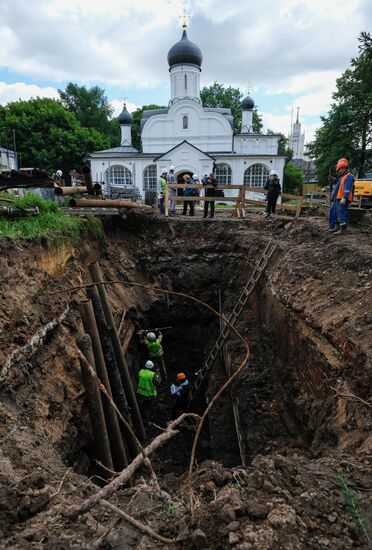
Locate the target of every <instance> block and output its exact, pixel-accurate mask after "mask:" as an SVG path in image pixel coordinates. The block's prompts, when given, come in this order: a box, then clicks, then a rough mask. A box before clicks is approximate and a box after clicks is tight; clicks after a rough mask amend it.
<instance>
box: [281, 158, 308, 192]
mask: <svg viewBox="0 0 372 550" xmlns="http://www.w3.org/2000/svg"><path fill="white" fill-rule="evenodd" d="M304 180H305V177H304V172H303V170H301V168H299V167H298V166H296V165H295V164H292V163H291V162H288V163H287V164H286V166H285V168H284V181H283V191H284V192H285V193H298V194H300V193H302V186H303V184H304Z"/></svg>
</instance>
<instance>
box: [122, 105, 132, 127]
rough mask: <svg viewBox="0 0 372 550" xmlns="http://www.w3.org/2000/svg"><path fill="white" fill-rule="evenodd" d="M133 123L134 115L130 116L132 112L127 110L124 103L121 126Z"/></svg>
mask: <svg viewBox="0 0 372 550" xmlns="http://www.w3.org/2000/svg"><path fill="white" fill-rule="evenodd" d="M132 121H133V119H132V115H131V114H130V112H129V111H128V109H127V106H126V104H125V103H124V106H123V110H122V112H121V113H120V115H119V122H120V124H129V125H130V124H132Z"/></svg>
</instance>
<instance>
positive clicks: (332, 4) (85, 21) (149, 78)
mask: <svg viewBox="0 0 372 550" xmlns="http://www.w3.org/2000/svg"><path fill="white" fill-rule="evenodd" d="M183 10H186V12H187V14H188V16H189V17H188V30H187V32H188V36H189V39H190V40H192V41H193V42H195V43H196V44H197V45H198V46H199V47H200V48H201V50H202V52H203V65H202V74H201V85H202V86H208V85H210V84H212V83H213V82H214V81H218V82H221V83H223V84H224V85H226V86H229V85H231V86H236V87H239V88H240V89H241V90H242V92H243V93H244V94H245V95H246V93H247V92H248V91H249V95H251V97H253V99H254V100H255V103H256V105H257V107H258V111H259V112H260V114H261V115H262V116H263V122H264V127H265V129H267V128H270V129H271V130H273V131H278V132H279V131H280V132H283V133H284V134H286V135H287V134H288V132H289V129H290V124H291V113H292V109H294V110H296V108H297V106H298V107H300V121H301V122H302V125H303V129H304V130H305V134H306V141H307V142H309V141H311V139H312V138H313V136H314V132H315V129H316V128H317V127H319V125H320V124H321V123H320V118H319V117H320V116H321V115H322V114H325V113H326V112H327V111H328V109H329V106H330V103H331V95H332V92H333V91H334V89H335V80H336V78H338V77H339V76H340V75H341V74H342V73H343V72H344V71H345V69H346V68H347V67H348V65H349V62H350V59H351V57H353V56H355V55H357V53H358V41H357V38H358V35H359V34H360V32H361V31H362V30H366V31H369V30H370V29H371V27H372V1H371V0H353V1H352V2H351V1H350V0H348V1H346V0H261V1H260V2H257V0H234V1H233V2H232V1H230V2H226V0H106V1H105V2H103V1H102V0H32V1H30V0H12V1H11V2H10V1H6V0H0V36H1V47H0V104H2V105H5V104H6V103H8V102H9V101H16V100H18V99H29V98H30V97H36V96H40V97H55V98H57V97H58V89H63V88H64V87H65V86H66V84H67V83H68V82H69V81H72V82H77V83H79V84H84V85H86V86H92V85H96V84H98V85H99V86H101V87H103V88H104V89H105V90H106V95H107V97H108V98H109V100H110V101H111V102H112V105H113V107H114V109H115V114H118V113H119V112H120V111H121V108H122V103H123V100H124V99H125V100H126V102H127V106H128V108H129V110H131V111H132V110H134V109H136V108H137V107H138V106H142V105H147V104H151V103H156V104H159V105H167V104H168V101H169V98H170V85H169V72H168V64H167V52H168V50H169V48H170V47H171V46H172V45H173V44H174V43H175V42H177V41H178V40H179V39H180V37H181V33H182V29H181V18H180V16H181V15H182V13H183Z"/></svg>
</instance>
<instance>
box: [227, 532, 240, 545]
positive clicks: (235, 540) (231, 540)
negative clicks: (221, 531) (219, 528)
mask: <svg viewBox="0 0 372 550" xmlns="http://www.w3.org/2000/svg"><path fill="white" fill-rule="evenodd" d="M239 540H240V538H239V536H238V535H237V534H236V533H230V534H229V544H231V545H234V544H238V542H239Z"/></svg>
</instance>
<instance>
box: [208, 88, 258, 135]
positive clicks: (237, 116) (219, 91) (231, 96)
mask: <svg viewBox="0 0 372 550" xmlns="http://www.w3.org/2000/svg"><path fill="white" fill-rule="evenodd" d="M200 98H201V100H202V104H203V107H211V108H217V107H223V108H226V109H231V114H232V116H233V117H234V133H236V134H238V133H239V132H240V130H241V126H242V107H241V102H242V99H243V94H242V92H241V91H240V90H239V88H233V87H232V86H228V87H225V86H223V84H220V83H219V82H214V83H213V84H212V85H211V86H205V87H204V88H203V89H202V90H201V92H200ZM262 128H263V123H262V118H261V116H260V115H259V114H258V112H257V108H256V107H255V108H254V111H253V131H254V132H255V133H256V134H261V133H262Z"/></svg>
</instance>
